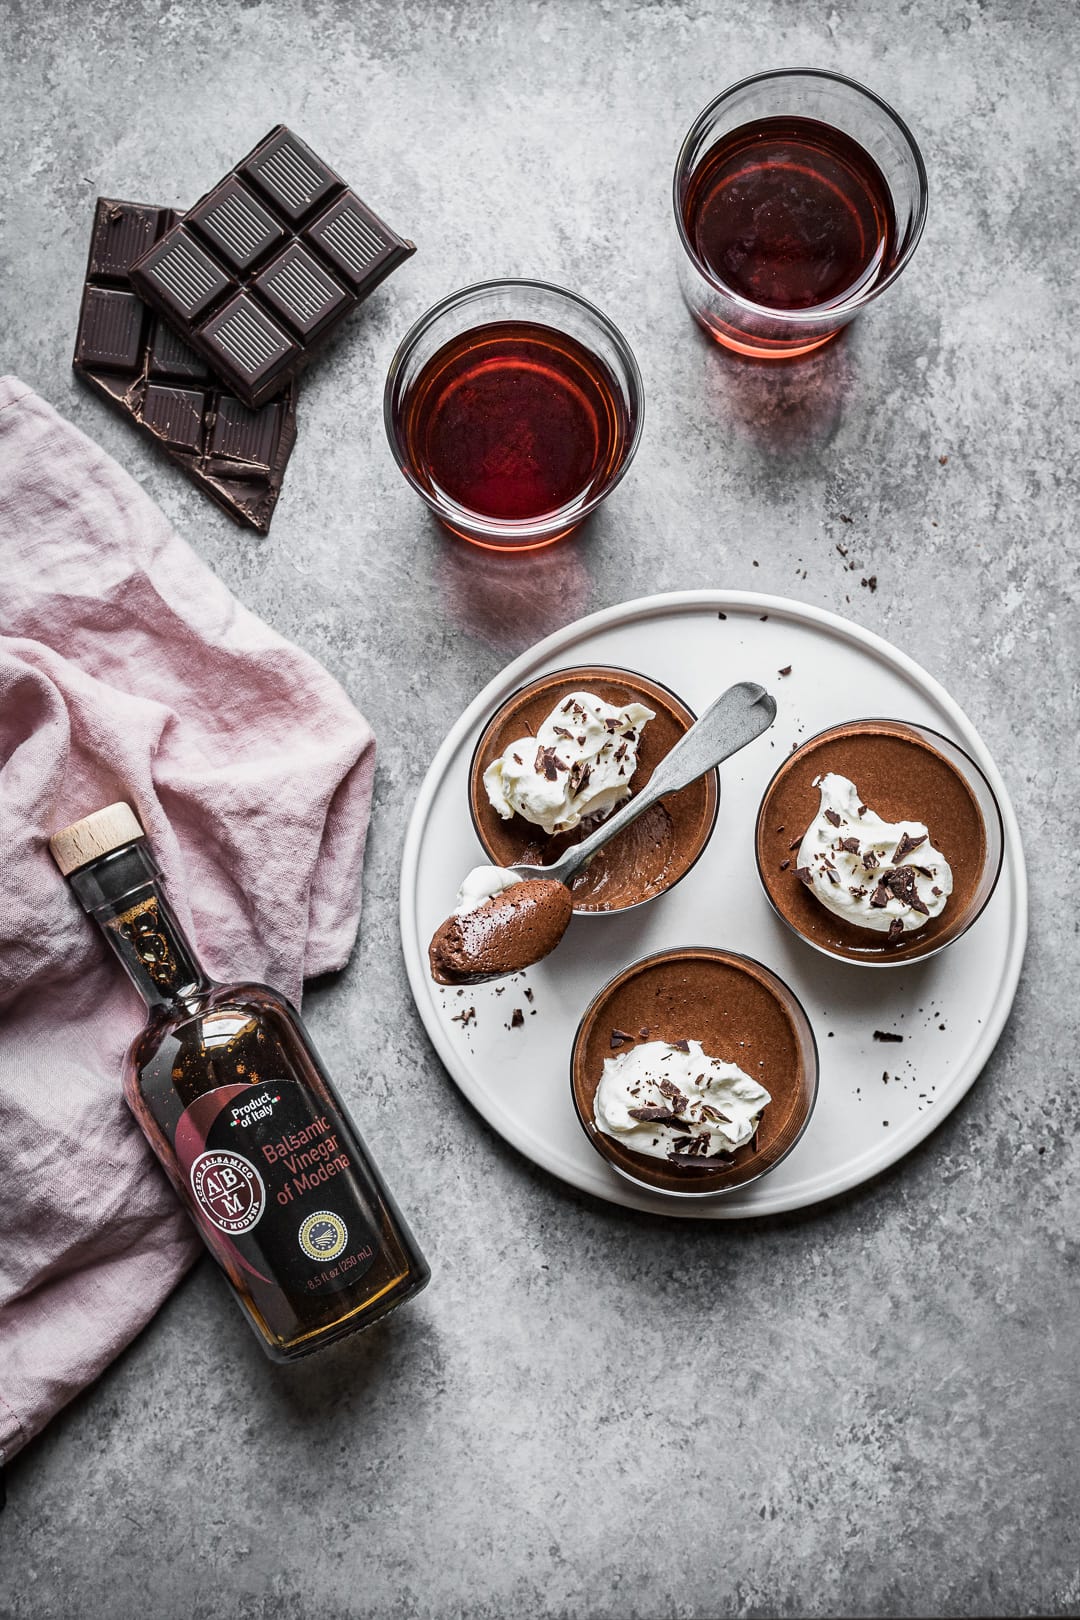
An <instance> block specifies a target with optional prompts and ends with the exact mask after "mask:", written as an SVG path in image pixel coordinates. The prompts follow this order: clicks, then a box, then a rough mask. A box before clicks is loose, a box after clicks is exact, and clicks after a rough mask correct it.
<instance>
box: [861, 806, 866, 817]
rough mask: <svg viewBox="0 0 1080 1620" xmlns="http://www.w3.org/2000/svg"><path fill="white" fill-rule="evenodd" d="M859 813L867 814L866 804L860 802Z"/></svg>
mask: <svg viewBox="0 0 1080 1620" xmlns="http://www.w3.org/2000/svg"><path fill="white" fill-rule="evenodd" d="M859 814H860V816H865V814H866V806H865V804H860V806H859Z"/></svg>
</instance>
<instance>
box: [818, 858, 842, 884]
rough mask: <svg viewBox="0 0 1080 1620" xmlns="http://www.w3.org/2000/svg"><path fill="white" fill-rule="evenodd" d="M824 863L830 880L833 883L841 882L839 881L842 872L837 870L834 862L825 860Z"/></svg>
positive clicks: (826, 874)
mask: <svg viewBox="0 0 1080 1620" xmlns="http://www.w3.org/2000/svg"><path fill="white" fill-rule="evenodd" d="M822 865H823V866H824V868H825V876H826V877H827V878H828V880H829V882H830V883H833V884H839V882H840V874H839V872H838V871H837V870H836V867H835V866H834V865H833V864H832V862H831V861H823V862H822Z"/></svg>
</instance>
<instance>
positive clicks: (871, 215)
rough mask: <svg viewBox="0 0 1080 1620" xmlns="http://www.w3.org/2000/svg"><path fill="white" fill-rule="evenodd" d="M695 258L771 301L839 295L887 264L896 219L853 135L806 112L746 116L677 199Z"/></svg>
mask: <svg viewBox="0 0 1080 1620" xmlns="http://www.w3.org/2000/svg"><path fill="white" fill-rule="evenodd" d="M683 222H684V225H685V229H686V232H687V236H688V239H689V241H690V242H691V244H692V246H693V248H694V250H695V252H696V253H697V255H698V257H699V258H700V259H701V260H702V262H703V264H704V265H705V266H706V267H707V268H708V270H709V271H710V272H711V273H712V275H713V276H714V277H715V278H716V280H717V281H719V282H720V283H721V285H722V286H724V287H726V288H728V289H729V290H730V291H731V292H734V293H738V294H739V295H740V296H741V297H743V298H747V299H749V300H750V301H751V302H753V303H755V304H760V305H764V306H765V307H766V308H768V309H775V310H795V309H811V308H818V307H827V306H830V305H835V304H839V303H843V302H845V301H846V300H847V299H848V298H851V297H854V296H855V295H856V294H858V293H859V292H861V291H862V290H864V289H865V288H866V287H867V286H869V285H871V284H873V283H874V282H875V281H877V280H879V279H880V277H881V276H882V275H884V274H886V273H887V271H888V270H889V268H890V267H891V263H892V259H893V255H894V252H895V246H896V219H895V214H894V210H893V205H892V199H891V196H890V194H889V187H888V184H887V182H886V180H885V177H884V175H883V174H882V172H881V170H880V169H879V167H878V165H877V164H876V163H875V161H874V159H873V158H872V157H871V156H870V154H869V152H867V151H865V150H864V148H863V147H862V146H860V145H859V143H858V142H857V141H855V140H853V139H852V137H851V136H850V135H846V134H845V133H844V132H843V131H842V130H839V129H834V128H833V127H832V125H830V124H824V123H821V122H819V121H818V120H816V119H812V118H763V119H759V120H757V121H756V122H754V123H752V124H744V125H742V126H741V128H739V129H736V130H733V131H732V132H731V133H730V134H729V135H725V136H724V137H723V138H722V139H721V140H720V141H718V142H717V143H716V145H715V146H713V147H712V148H711V149H710V150H709V151H708V152H707V153H706V154H705V156H704V158H703V159H702V161H701V163H700V164H699V166H698V168H697V169H696V171H695V172H694V175H693V177H692V179H691V181H690V184H689V187H688V189H687V192H686V195H685V198H684V200H683Z"/></svg>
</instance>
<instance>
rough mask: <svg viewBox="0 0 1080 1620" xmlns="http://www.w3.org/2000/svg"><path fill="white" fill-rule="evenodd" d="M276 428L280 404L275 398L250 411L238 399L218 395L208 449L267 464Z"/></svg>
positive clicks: (254, 463) (250, 461)
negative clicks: (218, 399)
mask: <svg viewBox="0 0 1080 1620" xmlns="http://www.w3.org/2000/svg"><path fill="white" fill-rule="evenodd" d="M280 427H281V406H280V405H279V404H278V403H277V402H276V401H271V403H270V404H269V405H261V406H260V407H259V409H258V410H257V411H250V410H248V408H247V406H246V405H244V404H242V403H241V402H240V400H238V399H233V398H232V397H231V396H230V395H227V394H226V395H222V397H221V400H220V401H219V403H218V408H217V416H216V417H215V419H214V427H213V431H212V433H211V435H210V444H209V446H208V449H209V451H210V454H211V455H214V456H223V457H226V458H228V459H229V460H231V461H242V462H245V463H246V464H248V465H250V466H267V467H268V466H269V465H270V462H271V460H272V458H273V454H274V446H275V444H276V443H277V437H278V433H279V431H280Z"/></svg>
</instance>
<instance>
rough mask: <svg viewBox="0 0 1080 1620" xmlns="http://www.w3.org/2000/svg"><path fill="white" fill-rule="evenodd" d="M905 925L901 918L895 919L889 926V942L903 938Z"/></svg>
mask: <svg viewBox="0 0 1080 1620" xmlns="http://www.w3.org/2000/svg"><path fill="white" fill-rule="evenodd" d="M903 932H904V925H903V923H902V922H901V920H900V918H899V917H894V918H893V920H892V922H891V923H890V924H889V940H890V942H891V941H892V940H894V939H900V938H902V936H903Z"/></svg>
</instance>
